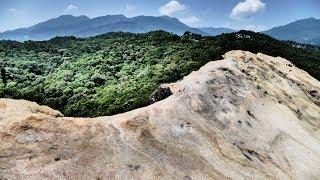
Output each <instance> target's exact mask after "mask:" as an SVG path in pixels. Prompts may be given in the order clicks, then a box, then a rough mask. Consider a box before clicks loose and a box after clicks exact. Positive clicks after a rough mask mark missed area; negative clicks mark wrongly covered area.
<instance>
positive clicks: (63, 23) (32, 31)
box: [0, 15, 210, 41]
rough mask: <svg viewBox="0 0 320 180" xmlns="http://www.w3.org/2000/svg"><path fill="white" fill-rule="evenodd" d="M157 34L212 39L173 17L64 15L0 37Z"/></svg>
mask: <svg viewBox="0 0 320 180" xmlns="http://www.w3.org/2000/svg"><path fill="white" fill-rule="evenodd" d="M155 30H165V31H168V32H172V33H175V34H178V35H182V34H183V33H184V32H186V31H190V32H192V33H196V34H201V35H210V34H209V33H206V32H204V31H201V30H199V29H196V28H192V27H189V26H187V25H185V24H183V23H182V22H180V21H179V20H178V19H176V18H171V17H169V16H160V17H154V16H137V17H133V18H127V17H126V16H124V15H107V16H101V17H96V18H92V19H90V18H89V17H87V16H78V17H75V16H72V15H63V16H60V17H58V18H54V19H50V20H48V21H45V22H42V23H39V24H36V25H34V26H31V27H28V28H20V29H16V30H11V31H6V32H3V33H0V39H10V40H18V41H24V40H47V39H51V38H53V37H56V36H76V37H90V36H95V35H99V34H103V33H107V32H117V31H123V32H132V33H144V32H149V31H155Z"/></svg>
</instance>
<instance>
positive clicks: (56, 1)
mask: <svg viewBox="0 0 320 180" xmlns="http://www.w3.org/2000/svg"><path fill="white" fill-rule="evenodd" d="M63 14H71V15H75V16H78V15H87V16H88V17H91V18H92V17H97V16H103V15H109V14H124V15H126V16H127V17H133V16H138V15H152V16H161V15H168V16H172V17H176V18H178V19H180V20H181V21H182V22H184V23H186V24H188V25H190V26H193V27H204V26H210V27H228V28H233V29H250V30H255V31H261V30H265V29H269V28H272V27H274V26H279V25H284V24H287V23H289V22H292V21H295V20H298V19H302V18H309V17H315V18H319V19H320V0H0V32H2V31H5V30H10V29H15V28H20V27H28V26H31V25H34V24H36V23H38V22H41V21H44V20H47V19H50V18H53V17H57V16H60V15H63Z"/></svg>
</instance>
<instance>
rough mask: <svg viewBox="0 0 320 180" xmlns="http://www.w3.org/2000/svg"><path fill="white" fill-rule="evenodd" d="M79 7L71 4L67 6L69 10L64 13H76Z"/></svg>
mask: <svg viewBox="0 0 320 180" xmlns="http://www.w3.org/2000/svg"><path fill="white" fill-rule="evenodd" d="M78 9H79V7H78V6H76V5H74V4H69V5H68V6H67V8H66V9H65V10H64V12H70V11H75V10H78Z"/></svg>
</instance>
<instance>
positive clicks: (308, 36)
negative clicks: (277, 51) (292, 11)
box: [262, 18, 320, 44]
mask: <svg viewBox="0 0 320 180" xmlns="http://www.w3.org/2000/svg"><path fill="white" fill-rule="evenodd" d="M262 33H264V34H267V35H270V36H271V37H273V38H276V39H280V40H291V41H296V42H300V43H306V44H320V19H316V18H308V19H301V20H298V21H295V22H292V23H290V24H287V25H284V26H279V27H275V28H272V29H270V30H267V31H264V32H262Z"/></svg>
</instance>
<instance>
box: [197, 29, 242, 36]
mask: <svg viewBox="0 0 320 180" xmlns="http://www.w3.org/2000/svg"><path fill="white" fill-rule="evenodd" d="M198 29H200V30H201V31H203V32H206V33H209V34H210V35H212V36H217V35H220V34H222V33H232V32H236V31H237V30H234V29H229V28H214V27H203V28H198Z"/></svg>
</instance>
